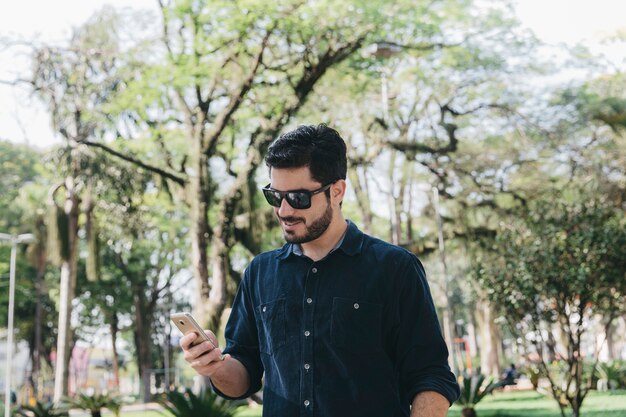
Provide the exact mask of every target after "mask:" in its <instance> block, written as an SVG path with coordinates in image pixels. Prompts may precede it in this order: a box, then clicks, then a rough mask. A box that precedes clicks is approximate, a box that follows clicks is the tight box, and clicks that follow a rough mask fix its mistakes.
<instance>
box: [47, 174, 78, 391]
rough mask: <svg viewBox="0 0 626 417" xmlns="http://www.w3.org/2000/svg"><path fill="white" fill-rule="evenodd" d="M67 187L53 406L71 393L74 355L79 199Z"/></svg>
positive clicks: (68, 183) (69, 185)
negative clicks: (65, 244)
mask: <svg viewBox="0 0 626 417" xmlns="http://www.w3.org/2000/svg"><path fill="white" fill-rule="evenodd" d="M65 187H66V190H67V198H66V201H65V213H66V215H67V219H68V221H67V223H68V226H67V233H68V235H69V236H68V242H69V259H66V260H64V261H63V263H62V264H61V285H60V290H61V294H60V302H59V330H58V331H59V333H58V336H57V360H56V370H55V378H54V398H53V401H54V403H58V402H59V401H61V398H62V397H63V396H66V395H67V393H68V379H69V378H68V377H69V361H70V355H71V350H70V346H71V345H72V341H71V338H72V332H71V317H72V300H73V299H74V297H75V295H76V266H77V252H78V251H77V249H78V245H77V243H78V205H79V199H78V197H77V196H76V194H75V190H74V178H71V177H68V178H67V179H66V181H65Z"/></svg>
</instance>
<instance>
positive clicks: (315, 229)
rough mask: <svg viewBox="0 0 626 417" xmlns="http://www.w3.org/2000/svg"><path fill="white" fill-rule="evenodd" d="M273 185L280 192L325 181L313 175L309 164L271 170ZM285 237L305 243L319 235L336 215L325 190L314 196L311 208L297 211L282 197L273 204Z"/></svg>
mask: <svg viewBox="0 0 626 417" xmlns="http://www.w3.org/2000/svg"><path fill="white" fill-rule="evenodd" d="M271 178H272V182H271V184H270V186H271V188H273V189H275V190H278V191H289V190H309V191H313V190H317V189H318V188H320V187H322V186H323V185H326V184H320V183H319V182H317V181H315V180H313V179H312V178H311V172H310V170H309V168H308V167H303V168H293V169H277V168H272V170H271ZM274 214H276V217H277V218H278V221H279V223H280V227H281V228H282V229H283V236H284V237H285V240H286V241H287V242H289V243H306V242H311V241H313V240H315V239H317V238H318V237H320V236H321V235H322V234H323V233H324V232H325V231H326V229H328V226H329V225H330V223H331V221H332V218H333V208H332V206H331V204H330V201H329V198H328V197H327V196H326V193H325V192H321V193H318V194H315V195H313V196H311V207H309V208H308V209H301V210H297V209H294V208H293V207H291V206H290V205H289V203H288V202H287V200H286V199H283V200H282V202H281V205H280V207H274Z"/></svg>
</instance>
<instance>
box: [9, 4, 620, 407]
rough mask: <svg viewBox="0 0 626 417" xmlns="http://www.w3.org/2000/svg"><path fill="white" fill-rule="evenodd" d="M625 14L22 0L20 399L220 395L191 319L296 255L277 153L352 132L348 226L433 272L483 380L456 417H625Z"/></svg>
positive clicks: (224, 310) (13, 146) (466, 357)
mask: <svg viewBox="0 0 626 417" xmlns="http://www.w3.org/2000/svg"><path fill="white" fill-rule="evenodd" d="M624 12H626V6H625V5H624V4H622V2H620V1H617V0H613V1H611V0H602V1H600V0H597V1H594V2H586V1H582V0H579V1H564V0H552V1H543V2H540V1H535V0H518V1H504V0H501V1H495V0H493V1H491V0H463V1H459V0H412V1H404V0H399V1H383V0H370V1H359V0H348V1H333V0H325V1H323V0H319V1H318V0H310V1H307V0H298V1H292V0H287V1H280V2H262V1H258V0H236V1H206V0H205V1H202V0H181V1H174V0H171V1H167V0H158V1H157V0H154V1H153V0H140V1H129V0H116V1H107V2H103V1H95V0H94V1H71V0H65V1H56V2H42V1H22V2H19V3H15V4H12V5H10V6H8V5H5V7H4V10H3V13H2V14H0V328H1V330H0V333H1V334H0V337H1V338H2V339H1V340H0V362H1V365H0V367H1V369H2V371H0V372H1V375H2V377H3V380H2V382H0V387H1V388H2V390H1V391H2V393H3V394H2V397H1V398H2V399H3V403H8V402H9V401H10V400H11V398H10V397H13V398H12V399H13V404H14V405H13V407H8V408H7V410H6V412H7V413H9V412H18V411H19V410H25V408H23V407H25V406H26V407H28V406H30V407H34V406H35V405H37V404H49V405H50V404H52V403H56V404H61V403H62V402H64V403H65V404H66V405H68V406H69V405H71V406H72V407H74V408H76V407H78V408H84V409H86V410H89V409H90V408H89V405H90V403H89V401H92V402H94V399H100V400H102V401H101V403H99V404H100V405H101V406H102V407H108V408H109V409H111V410H114V409H115V404H116V403H119V404H131V403H136V404H151V403H153V402H154V401H157V402H159V403H161V404H167V398H169V397H168V395H176V394H175V393H180V392H182V391H184V390H185V388H190V389H191V388H194V387H195V388H194V391H193V392H195V393H196V394H198V393H201V392H203V391H202V386H203V385H204V384H203V382H204V381H199V380H197V378H194V372H193V370H192V369H191V368H189V367H188V366H187V365H186V364H185V362H184V360H182V357H181V355H180V352H179V351H180V349H179V347H178V339H179V333H178V330H177V329H172V326H171V325H170V322H169V319H168V317H169V314H170V313H172V312H174V311H192V312H193V313H194V315H195V316H196V317H197V318H199V319H200V320H201V322H202V324H203V325H204V326H206V327H207V328H210V329H218V330H217V332H218V333H219V334H221V333H222V331H223V330H222V329H223V326H224V323H225V320H226V319H227V317H228V314H229V307H230V304H231V302H232V299H233V297H234V294H235V291H236V289H237V286H238V284H239V282H240V280H241V276H242V273H243V270H244V269H245V267H246V265H247V263H248V262H249V261H250V260H251V259H252V257H253V256H254V255H256V254H258V253H260V252H262V251H265V250H271V249H273V248H276V247H279V246H281V245H282V244H283V240H282V237H281V234H280V231H279V229H278V228H277V227H276V226H277V225H276V223H275V220H274V218H273V213H272V210H271V207H269V206H268V205H267V204H266V203H265V202H264V200H263V197H262V195H261V193H260V188H261V187H262V186H264V185H265V184H266V183H267V182H268V181H269V177H268V174H267V170H266V168H265V166H264V164H263V160H262V158H263V156H264V154H265V152H266V150H267V147H268V146H269V144H270V143H271V142H272V140H274V139H275V138H276V137H277V136H278V135H280V134H281V133H282V132H285V131H288V130H290V129H293V128H294V127H296V126H298V125H300V124H317V123H326V124H328V125H329V126H331V127H333V128H335V129H337V130H338V131H339V132H340V134H341V135H342V137H343V138H344V139H345V140H346V143H347V145H348V158H349V173H348V176H349V178H348V183H349V184H348V190H349V191H348V195H347V198H346V201H345V204H344V206H343V209H344V213H345V214H346V217H348V218H350V219H352V220H353V221H355V222H356V223H357V225H359V227H360V228H361V229H362V230H363V231H365V232H366V233H369V234H372V235H375V236H378V237H380V238H383V239H385V240H387V241H389V242H392V243H394V244H397V245H400V246H403V247H405V248H407V249H408V250H410V251H412V252H414V253H415V254H416V255H417V256H418V257H419V258H420V259H421V260H422V261H423V262H424V264H425V266H426V271H427V274H428V278H429V282H430V285H431V290H432V292H433V296H434V298H435V302H436V305H437V308H438V313H439V318H440V321H441V326H442V329H443V331H444V334H445V337H446V341H447V342H448V345H449V348H450V351H451V356H450V365H451V367H452V368H453V369H454V371H455V373H456V374H457V375H458V376H459V381H460V383H461V385H462V388H463V396H462V398H461V400H460V401H459V404H458V405H455V406H454V407H453V408H452V410H451V412H450V413H451V414H450V415H459V413H469V412H470V411H467V410H473V408H474V407H475V406H476V405H477V404H478V403H479V402H481V400H482V399H483V398H485V401H484V402H481V405H478V410H479V412H480V409H481V406H482V407H483V408H484V411H483V412H480V413H481V415H493V416H495V415H535V416H553V415H554V416H557V415H580V414H581V409H582V410H583V411H585V412H584V413H583V414H585V415H592V416H593V415H597V416H600V415H602V416H605V417H606V416H609V415H615V416H617V415H624V414H623V413H625V412H626V391H625V389H626V337H625V336H624V335H625V334H626V314H625V313H626V303H625V298H624V294H625V291H626V227H625V226H626V218H625V209H626V205H625V198H626V175H625V171H626V137H625V132H626V94H625V91H626V89H625V87H626V78H625V70H626V25H625V24H624V21H623V18H622V16H623V15H624ZM222 342H223V341H222ZM512 364H513V365H515V368H514V369H513V368H512V367H511V365H512ZM512 369H513V370H514V372H511V370H512ZM488 393H492V394H494V395H490V396H486V394H488ZM588 393H589V396H587V394H588ZM184 395H185V396H186V397H185V398H187V399H189V398H190V395H192V396H193V395H195V394H193V393H191V392H187V393H185V394H184ZM198 395H202V394H198ZM207 395H208V394H207ZM164 398H165V400H164ZM120 399H122V400H120ZM72 401H74V402H72ZM81 401H82V402H81ZM107 401H108V402H107ZM116 401H117V402H116ZM256 403H262V399H261V398H260V396H259V398H257V399H256V402H255V404H256ZM170 404H171V403H170ZM520 404H521V406H522V407H523V408H522V409H527V408H529V407H530V408H533V407H534V408H536V409H538V410H539V411H538V412H537V414H532V413H531V412H530V414H529V412H526V411H524V412H521V411H519V412H518V414H515V413H516V411H515V409H516V408H515V407H519V406H520ZM91 405H92V407H91V408H98V409H99V408H100V407H96V405H98V404H96V405H93V404H91ZM163 406H164V405H162V406H161V407H163ZM236 406H239V404H236V405H235V407H236ZM126 407H129V406H128V405H126ZM127 409H128V408H127ZM128 410H130V409H128ZM260 410H261V406H255V405H253V406H251V407H250V408H248V406H247V405H246V404H244V405H242V406H241V407H238V408H237V410H235V411H233V412H237V413H240V414H239V415H259V416H260V413H261V411H260ZM503 410H504V411H503ZM506 410H509V411H508V412H509V413H510V414H502V413H503V412H504V413H505V412H506ZM118 412H119V409H118ZM133 412H137V411H128V412H127V413H126V414H124V415H131V414H132V413H133ZM138 412H140V413H142V414H141V415H146V413H150V412H151V411H148V408H145V407H144V408H142V409H141V410H140V411H138ZM603 412H604V414H601V413H603ZM607 412H609V413H614V414H606V413H607ZM129 413H130V414H129ZM242 413H243V414H242ZM246 413H249V414H246ZM255 413H256V414H255ZM490 413H491V414H490ZM498 413H500V414H498ZM519 413H522V414H519ZM541 413H543V414H541ZM594 413H600V414H594ZM7 415H8V414H7ZM463 415H470V414H463Z"/></svg>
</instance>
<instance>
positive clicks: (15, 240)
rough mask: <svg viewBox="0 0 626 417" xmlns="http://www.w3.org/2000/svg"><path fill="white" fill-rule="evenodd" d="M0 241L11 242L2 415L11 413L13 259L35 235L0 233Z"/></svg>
mask: <svg viewBox="0 0 626 417" xmlns="http://www.w3.org/2000/svg"><path fill="white" fill-rule="evenodd" d="M0 241H5V242H11V266H10V267H9V268H10V273H9V320H8V334H7V366H6V375H5V382H4V402H5V405H4V417H10V415H11V365H12V361H13V310H14V309H15V259H16V257H17V245H19V244H20V243H31V242H34V241H35V236H33V235H32V234H30V233H26V234H23V235H17V236H14V235H8V234H6V233H0Z"/></svg>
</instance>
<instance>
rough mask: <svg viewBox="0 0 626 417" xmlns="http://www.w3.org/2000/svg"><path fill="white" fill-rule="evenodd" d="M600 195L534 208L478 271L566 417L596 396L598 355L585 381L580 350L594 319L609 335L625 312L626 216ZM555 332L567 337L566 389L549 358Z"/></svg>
mask: <svg viewBox="0 0 626 417" xmlns="http://www.w3.org/2000/svg"><path fill="white" fill-rule="evenodd" d="M594 194H595V193H593V192H591V193H588V194H587V193H585V194H583V193H580V194H574V193H573V194H572V195H570V196H566V197H569V198H565V199H561V200H556V201H555V200H543V201H537V202H533V204H531V205H530V207H529V208H528V210H527V211H524V212H520V213H519V220H511V221H510V222H508V224H506V225H505V227H504V228H503V230H501V231H500V232H499V233H498V236H497V238H496V240H495V241H494V243H493V245H492V246H491V248H490V249H491V250H492V251H493V253H494V256H486V257H484V258H483V259H482V260H481V262H480V269H479V270H478V271H477V274H478V277H479V279H480V281H481V283H482V285H483V287H484V288H487V289H488V294H489V297H490V299H491V300H492V301H493V302H494V303H496V305H497V306H499V310H500V313H502V314H503V315H504V317H506V319H507V321H508V322H509V324H510V328H511V329H512V330H513V331H514V332H515V334H516V335H518V336H519V337H522V338H525V339H526V338H530V340H531V342H532V343H533V345H534V346H535V348H536V350H537V352H538V354H539V355H538V358H539V363H540V366H541V367H542V369H543V371H544V373H545V375H547V377H548V378H549V380H550V385H551V386H550V391H551V393H552V396H553V397H554V399H555V400H556V401H557V402H558V404H559V406H560V408H561V414H562V415H563V416H564V415H565V408H566V407H567V406H570V407H571V409H572V414H571V415H572V416H576V417H577V416H579V415H580V408H581V406H582V403H583V400H584V399H585V397H586V395H587V393H588V392H589V390H590V389H591V382H592V375H593V372H594V371H595V368H596V365H597V361H598V358H597V355H598V353H599V352H597V351H596V352H595V356H594V357H592V360H593V361H594V362H593V364H592V369H591V375H589V376H588V380H586V381H585V380H584V379H583V378H584V376H585V375H584V374H583V360H584V356H585V355H584V352H583V350H582V349H581V348H582V341H583V337H584V335H585V333H586V332H587V331H588V330H589V326H590V323H591V320H592V319H593V317H594V315H600V316H601V317H602V320H603V324H604V326H605V327H606V328H608V327H609V326H610V325H611V323H612V321H613V319H614V318H615V317H616V316H618V315H619V314H623V312H624V310H623V309H624V306H623V299H624V296H625V295H626V280H625V279H624V271H626V261H625V260H626V229H625V228H624V226H625V223H624V217H623V214H622V213H621V211H616V210H615V209H614V208H613V207H611V206H610V205H607V204H606V201H603V199H602V198H597V197H596V198H594V197H593V195H594ZM552 326H554V327H556V328H558V329H559V330H560V332H561V333H562V334H563V335H564V336H565V337H564V338H561V340H562V343H563V344H564V347H565V348H564V349H563V350H561V349H559V348H558V346H557V347H556V348H555V350H556V352H557V354H558V355H559V356H560V357H561V358H563V359H564V360H565V363H566V366H565V368H566V372H565V377H564V380H563V382H562V384H559V382H558V380H557V378H556V376H555V375H554V374H553V373H552V372H551V369H550V368H549V367H548V364H547V359H546V356H545V352H544V349H545V346H546V345H547V344H549V340H548V334H549V333H550V332H551V331H552ZM556 337H557V336H555V338H556Z"/></svg>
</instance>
